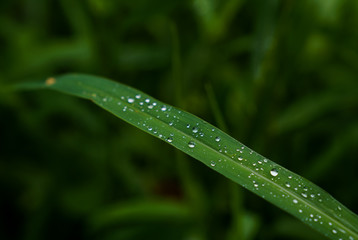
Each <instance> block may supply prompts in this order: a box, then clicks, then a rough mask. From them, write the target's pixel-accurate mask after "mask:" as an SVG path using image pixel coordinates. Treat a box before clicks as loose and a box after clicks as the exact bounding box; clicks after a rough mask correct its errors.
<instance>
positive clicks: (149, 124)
mask: <svg viewBox="0 0 358 240" xmlns="http://www.w3.org/2000/svg"><path fill="white" fill-rule="evenodd" d="M20 88H22V89H23V88H30V89H31V88H32V89H37V88H45V89H52V90H57V91H60V92H64V93H67V94H71V95H75V96H78V97H81V98H86V99H90V100H91V101H93V102H94V103H95V104H97V105H99V106H100V107H102V108H104V109H106V110H107V111H109V112H111V113H113V114H114V115H116V116H117V117H119V118H121V119H123V120H124V121H126V122H128V123H130V124H132V125H134V126H136V127H138V128H140V129H141V130H143V131H145V132H147V133H149V134H151V135H153V136H155V137H158V138H160V139H162V140H163V141H165V142H167V143H169V144H171V145H173V146H174V147H176V148H178V149H180V150H181V151H183V152H185V153H187V154H188V155H190V156H192V157H194V158H196V159H197V160H199V161H201V162H202V163H204V164H205V165H207V166H208V167H210V168H212V169H214V170H215V171H217V172H219V173H221V174H223V175H224V176H226V177H228V178H230V179H231V180H233V181H234V182H236V183H238V184H240V185H242V186H244V187H245V188H247V189H248V190H250V191H252V192H254V193H255V194H257V195H259V196H260V197H262V198H264V199H266V200H267V201H269V202H271V203H272V204H274V205H276V206H278V207H279V208H281V209H283V210H285V211H287V212H289V213H290V214H292V215H293V216H295V217H297V218H298V219H300V220H301V221H302V222H304V223H306V224H308V225H310V226H311V227H312V228H314V229H316V230H317V231H319V232H321V233H323V234H324V235H325V236H327V237H329V238H331V239H347V240H358V217H357V215H355V214H354V213H353V212H351V211H350V210H349V209H347V208H346V207H344V206H343V205H342V204H340V203H339V202H338V201H337V200H335V199H334V198H333V197H332V196H331V195H329V194H328V193H327V192H325V191H324V190H323V189H321V188H320V187H318V186H316V185H315V184H313V183H311V182H310V181H308V180H306V179H304V178H303V177H301V176H299V175H297V174H295V173H293V172H291V171H289V170H287V169H285V168H284V167H282V166H280V165H278V164H276V163H274V162H272V161H270V160H268V159H266V158H265V157H263V156H261V155H260V154H258V153H256V152H254V151H253V150H251V149H250V148H248V147H246V146H245V145H243V144H241V143H240V142H238V141H237V140H235V139H234V138H232V137H230V136H229V135H227V134H226V133H224V132H222V131H221V130H219V129H218V128H216V127H214V126H212V125H210V124H209V123H207V122H205V121H203V120H201V119H200V118H198V117H196V116H194V115H192V114H190V113H187V112H185V111H182V110H179V109H177V108H175V107H172V106H170V105H168V104H165V103H162V102H160V101H158V100H156V99H154V98H152V97H150V96H148V95H147V94H145V93H143V92H141V91H138V90H136V89H133V88H131V87H128V86H125V85H123V84H120V83H117V82H114V81H110V80H107V79H104V78H100V77H95V76H89V75H81V74H70V75H63V76H60V77H58V78H56V79H55V78H49V79H47V80H46V81H44V82H41V83H34V84H27V85H22V86H20Z"/></svg>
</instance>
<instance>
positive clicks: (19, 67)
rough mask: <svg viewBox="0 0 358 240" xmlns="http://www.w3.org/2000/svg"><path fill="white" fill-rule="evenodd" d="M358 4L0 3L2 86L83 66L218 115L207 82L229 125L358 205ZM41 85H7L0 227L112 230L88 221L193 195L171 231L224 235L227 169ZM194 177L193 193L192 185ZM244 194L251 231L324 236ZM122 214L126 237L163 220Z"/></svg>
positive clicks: (60, 232) (0, 104)
mask: <svg viewBox="0 0 358 240" xmlns="http://www.w3.org/2000/svg"><path fill="white" fill-rule="evenodd" d="M203 4H204V5H205V4H206V5H207V6H206V7H207V8H208V9H211V10H210V12H208V13H210V14H209V15H205V14H206V13H205V12H204V13H203V12H202V11H203V10H205V8H204V7H203ZM210 4H212V5H210ZM357 12H358V3H356V2H355V1H351V0H330V1H326V0H320V1H314V2H312V1H268V2H267V3H265V4H261V2H260V1H258V0H255V1H243V0H242V1H234V0H232V1H227V3H225V4H220V3H219V1H204V0H201V1H161V0H155V1H150V2H148V1H144V0H135V1H99V0H87V1H69V0H63V1H44V0H42V1H41V0H37V1H33V0H19V1H10V0H4V1H1V3H0V52H1V57H0V86H3V85H5V84H8V83H13V82H15V81H23V80H26V79H29V80H30V79H34V78H36V79H37V78H43V77H44V76H46V77H47V76H50V75H55V74H59V73H63V72H73V71H76V72H86V73H92V74H97V75H101V76H106V77H109V78H112V79H122V80H123V82H125V83H127V84H130V85H131V86H134V87H136V88H139V89H141V90H143V91H145V92H147V93H149V94H150V95H153V96H157V97H158V98H160V99H162V100H163V101H165V102H168V103H171V104H173V105H179V106H186V110H188V111H190V112H192V113H194V114H196V115H198V116H201V117H203V118H205V119H207V120H208V121H210V122H215V121H214V113H213V111H212V109H211V108H210V106H209V105H206V104H205V102H207V101H206V99H207V94H206V91H205V88H204V86H205V84H210V85H211V86H212V87H213V90H214V93H215V96H216V98H217V99H218V105H219V107H220V109H224V111H223V117H224V119H225V120H226V123H227V125H228V128H229V129H230V132H231V133H232V134H231V135H233V136H234V137H235V138H237V139H240V140H241V141H242V142H244V143H246V144H247V145H248V146H250V147H252V148H253V149H255V150H256V151H258V152H260V153H262V154H263V155H265V156H268V157H269V158H270V159H274V160H275V161H276V162H278V163H280V164H281V165H283V166H285V167H287V168H289V169H294V170H295V171H296V172H298V173H300V174H301V175H303V176H306V177H308V178H310V179H312V180H313V178H315V179H314V180H315V181H316V182H317V183H318V185H320V186H321V187H323V188H324V189H326V190H328V192H330V193H331V194H332V195H334V196H335V197H336V198H337V199H338V200H340V201H341V202H343V203H344V204H345V205H347V206H348V207H349V208H351V209H352V210H353V211H355V212H358V209H357V206H356V204H355V202H356V200H357V194H356V193H355V191H352V189H355V186H356V184H357V175H356V169H358V166H357V161H356V160H357V157H356V156H357V149H358V148H357V142H358V139H357V138H358V135H357V134H356V130H355V129H356V122H357V117H358V116H357V111H355V110H356V109H357V105H358V102H357V97H356V95H357V94H355V93H356V92H357V90H356V89H358V82H357V80H356V78H357V74H358V73H357V69H358V67H357V65H358V46H357V44H356V42H358V30H357V28H356V26H357V23H358V14H357ZM204 18H205V19H204ZM173 26H175V29H177V40H176V41H178V43H179V45H180V48H179V50H178V51H179V54H180V63H181V64H180V67H179V68H178V69H179V71H180V75H181V77H180V81H181V88H182V93H181V94H182V95H183V100H182V101H183V102H181V103H180V104H174V103H175V101H177V100H176V97H175V96H176V94H177V93H176V91H177V90H176V89H177V82H176V81H174V80H173V71H174V69H175V68H173V67H172V66H173V58H172V56H173V54H174V49H175V44H173V38H174V34H173V31H172V30H171V29H172V28H173ZM218 26H219V27H218ZM49 94H53V93H42V94H38V95H36V96H35V95H34V94H4V93H1V94H0V116H1V118H0V191H1V193H2V194H1V196H2V197H1V198H0V206H1V207H0V208H1V209H0V210H1V211H0V212H1V217H0V223H1V224H0V238H1V239H48V238H51V239H63V238H66V239H69V238H76V239H88V238H91V237H92V238H99V239H103V238H104V236H108V239H109V238H110V236H112V238H114V236H116V230H118V229H120V228H119V227H116V223H115V222H113V225H111V227H109V228H106V229H104V232H102V234H103V235H98V236H92V235H91V231H90V230H91V228H92V225H91V224H90V222H89V219H92V217H94V216H97V214H100V212H101V210H103V211H106V210H107V209H112V208H115V207H116V206H129V204H130V202H133V203H138V201H143V203H147V202H148V201H146V200H147V199H159V200H162V201H164V200H165V201H169V202H170V203H172V201H174V203H176V204H191V205H192V206H196V208H195V209H196V211H194V212H190V213H191V215H192V216H193V217H192V218H191V219H194V221H193V223H191V224H187V225H186V224H182V225H180V224H179V225H172V227H170V228H168V229H171V230H170V231H165V232H163V234H164V235H163V238H164V239H168V238H170V237H171V236H175V235H173V234H175V232H178V231H180V232H183V234H184V235H180V236H188V235H189V236H192V237H196V238H199V239H223V238H229V236H230V234H229V231H228V226H231V225H232V224H233V219H234V218H233V215H232V208H231V207H230V204H231V203H230V200H229V199H230V196H231V195H232V193H231V190H230V185H228V183H227V181H226V180H225V179H223V178H222V177H221V176H219V175H217V174H214V175H213V173H212V171H209V170H206V169H202V168H201V166H200V165H199V164H198V163H195V162H193V161H188V162H186V165H187V166H185V167H183V166H178V167H173V166H172V165H171V164H169V162H172V161H171V160H172V159H171V157H172V156H173V152H172V151H173V150H172V149H171V148H170V147H167V146H165V145H164V144H163V143H161V142H159V141H158V140H154V139H152V138H150V137H149V136H146V135H145V134H142V133H139V132H138V131H135V130H134V128H131V127H128V126H127V125H122V124H119V123H118V121H117V119H115V118H114V117H112V116H111V115H110V114H107V113H104V112H101V111H97V109H96V108H95V107H93V106H92V105H91V104H87V103H86V102H83V101H80V100H76V99H72V98H69V97H65V96H60V95H58V96H56V98H53V97H49V96H48V95H49ZM49 99H51V100H49ZM204 100H205V101H204ZM292 112H294V113H295V114H292ZM211 120H212V121H211ZM44 149H45V150H44ZM158 149H160V150H161V152H160V154H158V152H157V151H158ZM182 163H183V162H181V161H178V164H182ZM179 169H181V170H180V171H182V170H183V169H184V172H183V171H182V172H179ZM189 172H190V176H189V177H187V178H184V177H183V175H188V174H189ZM134 176H135V177H134ZM138 176H141V177H138ZM185 179H186V180H185ZM185 181H186V183H185ZM162 182H166V183H167V184H162ZM188 185H189V186H196V188H195V189H196V190H197V189H200V193H201V194H200V195H199V196H197V195H195V194H192V195H190V194H189V193H190V191H192V190H190V188H189V189H188V187H185V186H188ZM213 192H214V193H215V194H213ZM243 194H244V195H243V196H242V197H243V200H242V202H243V203H242V204H243V206H242V207H243V209H244V213H243V219H242V221H239V222H238V223H240V224H241V228H242V229H243V231H244V232H245V233H246V235H245V236H246V239H290V238H291V239H317V238H316V237H317V236H316V235H315V233H314V232H312V231H311V230H309V229H302V230H301V231H300V233H301V235H296V234H295V233H294V232H293V231H289V229H299V228H300V227H299V226H301V224H300V223H299V222H298V221H297V222H295V221H287V219H286V218H287V216H286V215H285V214H283V213H281V211H279V210H277V209H272V208H269V207H267V205H266V203H263V202H262V201H259V200H258V199H257V197H256V196H254V195H252V194H250V193H246V192H245V193H243ZM213 195H215V196H219V197H215V198H212V197H211V196H213ZM198 199H199V200H198ZM144 201H145V202H144ZM197 202H201V203H202V204H201V205H200V206H198V205H197V204H196V203H197ZM122 203H123V204H122ZM170 203H169V204H170ZM268 213H269V214H268ZM273 213H274V214H273ZM153 223H154V224H155V222H154V221H153ZM128 224H129V225H128V226H126V229H127V231H126V232H122V233H118V234H122V235H121V236H122V239H136V238H135V237H137V239H140V236H141V235H140V234H141V233H143V232H144V234H145V233H148V234H146V236H156V235H155V234H154V233H153V232H155V231H156V229H157V228H156V227H157V226H153V227H148V225H143V224H142V225H141V224H140V219H138V221H137V222H134V223H133V222H131V223H128ZM267 232H269V236H267V235H261V234H262V233H267ZM149 233H153V234H149ZM260 233H261V234H260Z"/></svg>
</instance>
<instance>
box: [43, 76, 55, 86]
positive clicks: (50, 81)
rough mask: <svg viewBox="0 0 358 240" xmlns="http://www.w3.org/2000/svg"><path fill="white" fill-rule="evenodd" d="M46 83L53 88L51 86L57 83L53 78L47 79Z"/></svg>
mask: <svg viewBox="0 0 358 240" xmlns="http://www.w3.org/2000/svg"><path fill="white" fill-rule="evenodd" d="M45 83H46V85H47V86H51V85H53V84H55V83H56V79H55V78H53V77H50V78H48V79H46V82H45Z"/></svg>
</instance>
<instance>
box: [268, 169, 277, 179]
mask: <svg viewBox="0 0 358 240" xmlns="http://www.w3.org/2000/svg"><path fill="white" fill-rule="evenodd" d="M270 174H271V176H273V177H276V176H277V175H278V171H277V169H276V168H272V169H271V171H270Z"/></svg>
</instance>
